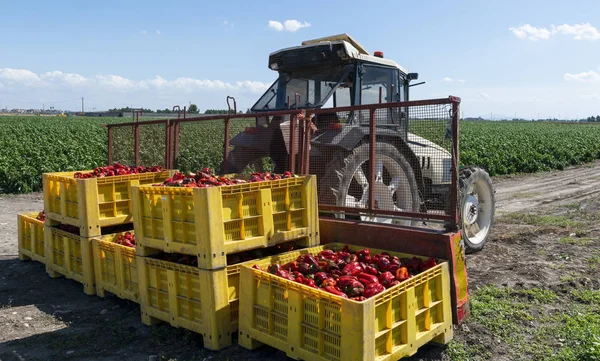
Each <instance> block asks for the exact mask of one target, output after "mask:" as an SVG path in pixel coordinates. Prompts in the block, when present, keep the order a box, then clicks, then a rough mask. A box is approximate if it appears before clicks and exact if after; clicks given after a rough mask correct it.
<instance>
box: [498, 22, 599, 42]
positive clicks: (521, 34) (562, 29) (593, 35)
mask: <svg viewBox="0 0 600 361" xmlns="http://www.w3.org/2000/svg"><path fill="white" fill-rule="evenodd" d="M508 29H509V30H510V31H511V32H512V33H513V34H514V35H515V36H516V37H517V38H520V39H529V40H533V41H537V40H548V39H550V38H551V37H553V36H555V35H558V34H560V35H569V36H572V37H573V39H575V40H598V39H600V31H598V29H596V28H595V27H594V26H592V25H591V24H590V23H585V24H573V25H569V24H562V25H559V26H555V25H552V26H551V28H550V29H547V28H545V27H540V28H538V27H535V26H532V25H530V24H525V25H522V26H519V27H516V28H515V27H510V28H508Z"/></svg>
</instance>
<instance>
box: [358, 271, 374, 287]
mask: <svg viewBox="0 0 600 361" xmlns="http://www.w3.org/2000/svg"><path fill="white" fill-rule="evenodd" d="M357 277H358V280H359V281H360V283H362V284H363V285H365V286H368V285H370V284H371V283H379V280H378V279H377V276H373V275H371V274H368V273H365V272H362V273H360V274H359V275H358V276H357Z"/></svg>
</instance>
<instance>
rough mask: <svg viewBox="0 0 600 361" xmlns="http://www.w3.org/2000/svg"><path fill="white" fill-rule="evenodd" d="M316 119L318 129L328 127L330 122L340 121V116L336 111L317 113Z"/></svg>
mask: <svg viewBox="0 0 600 361" xmlns="http://www.w3.org/2000/svg"><path fill="white" fill-rule="evenodd" d="M314 119H315V120H314V122H315V125H316V126H317V129H327V127H328V126H329V124H331V123H339V122H340V118H339V117H338V115H337V113H336V112H331V113H320V114H317V115H316V116H315V118H314Z"/></svg>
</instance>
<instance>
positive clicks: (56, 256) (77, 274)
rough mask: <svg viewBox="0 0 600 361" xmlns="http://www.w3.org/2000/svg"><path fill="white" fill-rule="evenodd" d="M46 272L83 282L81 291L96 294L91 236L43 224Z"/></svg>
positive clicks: (53, 275)
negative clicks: (82, 235) (87, 236)
mask: <svg viewBox="0 0 600 361" xmlns="http://www.w3.org/2000/svg"><path fill="white" fill-rule="evenodd" d="M44 227H45V229H44V236H45V237H44V238H45V252H46V272H47V273H48V275H49V276H50V277H52V278H56V277H60V276H64V277H65V278H68V279H72V280H75V281H77V282H80V283H82V284H83V292H84V293H85V294H88V295H95V294H96V287H95V285H94V258H93V253H92V245H91V242H90V241H91V238H85V237H81V236H79V235H77V234H74V233H70V232H66V231H63V230H60V229H57V228H54V227H50V226H48V225H46V226H44Z"/></svg>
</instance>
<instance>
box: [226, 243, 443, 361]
mask: <svg viewBox="0 0 600 361" xmlns="http://www.w3.org/2000/svg"><path fill="white" fill-rule="evenodd" d="M342 246H343V245H341V244H328V245H325V246H319V247H314V248H310V249H309V250H308V253H311V254H317V253H319V252H320V251H322V250H323V249H334V250H337V249H341V247H342ZM350 249H352V250H357V249H358V248H356V247H352V246H351V247H350ZM378 252H382V251H381V250H374V249H371V253H372V254H374V253H378ZM304 253H306V251H297V252H290V253H286V254H283V255H279V256H276V257H271V258H265V259H262V260H259V261H256V262H249V263H246V264H245V265H244V266H242V269H241V274H240V324H239V339H238V342H239V343H240V345H242V346H243V347H245V348H249V349H253V348H256V347H258V346H260V345H261V344H267V345H270V346H273V347H275V348H277V349H279V350H281V351H284V352H285V353H286V354H287V355H288V356H289V357H291V358H294V359H302V360H307V361H313V360H315V361H317V360H318V361H325V360H343V361H350V360H364V361H366V360H380V361H391V360H399V359H401V358H402V357H405V356H410V355H412V354H414V353H415V352H416V351H417V350H418V348H419V347H420V346H422V345H424V344H426V343H428V342H430V341H434V342H437V343H444V344H445V343H447V342H449V341H450V339H451V338H452V335H453V331H452V312H451V304H450V277H449V273H448V267H449V266H448V262H447V261H441V262H440V264H439V265H437V266H435V267H433V268H431V269H429V270H427V271H425V272H423V273H421V274H419V275H417V276H415V277H412V278H410V279H408V280H406V281H404V282H402V283H401V284H399V285H396V286H394V287H392V288H390V289H387V290H385V291H384V292H382V293H380V294H378V295H376V296H373V297H371V298H369V299H367V300H366V301H363V302H356V301H352V300H349V299H343V298H341V297H339V296H335V295H332V294H330V293H328V292H325V291H321V290H318V289H315V288H311V287H308V286H304V285H301V284H299V283H296V282H292V281H288V280H285V279H283V278H280V277H277V276H275V275H272V274H270V273H267V272H263V271H259V270H256V269H252V268H251V267H252V265H254V264H258V265H261V266H267V265H268V264H270V263H271V262H281V263H286V262H289V261H292V260H295V259H296V258H297V257H298V255H300V254H304ZM389 253H390V254H391V255H396V256H398V257H412V255H403V254H399V253H394V252H389Z"/></svg>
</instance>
